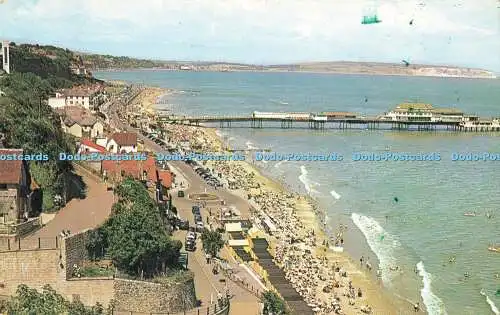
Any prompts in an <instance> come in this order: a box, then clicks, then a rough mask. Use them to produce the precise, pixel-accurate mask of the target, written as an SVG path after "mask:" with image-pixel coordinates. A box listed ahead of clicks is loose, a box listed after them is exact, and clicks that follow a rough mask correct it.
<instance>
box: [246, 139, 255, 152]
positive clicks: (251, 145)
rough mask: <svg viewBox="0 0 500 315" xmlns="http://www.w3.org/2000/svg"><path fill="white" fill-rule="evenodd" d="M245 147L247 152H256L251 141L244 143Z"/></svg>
mask: <svg viewBox="0 0 500 315" xmlns="http://www.w3.org/2000/svg"><path fill="white" fill-rule="evenodd" d="M245 145H246V146H247V150H257V149H258V148H257V147H255V146H254V143H253V142H251V141H247V142H245Z"/></svg>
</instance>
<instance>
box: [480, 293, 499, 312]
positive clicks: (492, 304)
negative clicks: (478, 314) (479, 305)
mask: <svg viewBox="0 0 500 315" xmlns="http://www.w3.org/2000/svg"><path fill="white" fill-rule="evenodd" d="M479 293H481V295H482V296H484V297H486V303H488V305H489V306H490V308H491V311H492V312H493V314H495V315H500V311H499V310H498V308H497V306H496V305H495V303H494V302H493V301H492V300H491V299H490V297H489V296H487V295H486V293H485V292H484V290H481V292H479Z"/></svg>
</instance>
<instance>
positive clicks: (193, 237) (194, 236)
mask: <svg viewBox="0 0 500 315" xmlns="http://www.w3.org/2000/svg"><path fill="white" fill-rule="evenodd" d="M188 238H189V239H193V240H196V233H195V232H192V231H189V232H188V233H187V235H186V239H188Z"/></svg>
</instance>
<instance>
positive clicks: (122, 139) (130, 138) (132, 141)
mask: <svg viewBox="0 0 500 315" xmlns="http://www.w3.org/2000/svg"><path fill="white" fill-rule="evenodd" d="M111 139H113V140H115V142H116V143H117V144H118V145H120V146H133V145H137V134H136V133H135V132H117V133H114V134H112V135H111Z"/></svg>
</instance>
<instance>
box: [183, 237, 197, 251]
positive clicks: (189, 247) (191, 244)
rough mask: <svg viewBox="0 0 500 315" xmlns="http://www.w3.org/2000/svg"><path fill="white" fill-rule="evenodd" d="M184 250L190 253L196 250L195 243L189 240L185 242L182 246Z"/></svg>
mask: <svg viewBox="0 0 500 315" xmlns="http://www.w3.org/2000/svg"><path fill="white" fill-rule="evenodd" d="M184 248H185V249H186V251H189V252H192V251H194V250H195V249H196V243H195V242H194V241H191V240H186V243H185V244H184Z"/></svg>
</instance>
